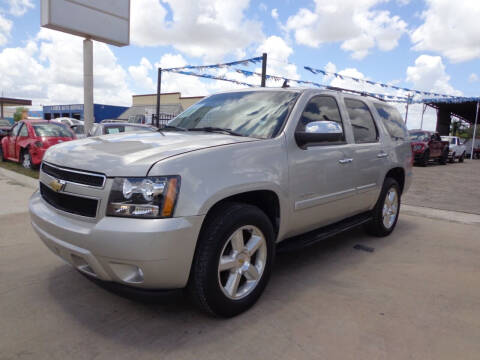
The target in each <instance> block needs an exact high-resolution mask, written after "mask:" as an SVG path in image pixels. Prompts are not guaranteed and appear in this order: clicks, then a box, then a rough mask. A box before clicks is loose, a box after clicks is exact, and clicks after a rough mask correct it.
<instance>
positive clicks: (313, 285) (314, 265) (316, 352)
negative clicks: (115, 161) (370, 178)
mask: <svg viewBox="0 0 480 360" xmlns="http://www.w3.org/2000/svg"><path fill="white" fill-rule="evenodd" d="M479 163H480V162H479ZM32 191H33V189H32V188H31V187H28V186H25V185H18V184H17V183H15V181H12V180H8V179H6V178H5V177H3V176H2V175H0V204H1V210H0V211H1V212H0V305H1V306H0V319H1V322H0V359H1V360H6V359H62V360H63V359H132V358H133V359H135V360H142V359H222V360H225V359H342V360H348V359H352V360H353V359H355V360H358V359H368V360H373V359H421V360H427V359H435V360H438V359H478V358H479V354H480V286H479V280H480V262H479V261H478V259H479V257H480V237H479V236H478V234H479V232H480V224H479V223H480V220H479V219H480V216H476V215H471V216H472V217H471V218H470V220H472V221H470V222H465V221H462V215H461V214H459V213H452V212H448V211H444V212H441V211H440V212H439V213H438V212H437V213H435V212H434V211H428V209H427V210H425V208H418V207H415V206H409V207H406V210H405V211H402V214H401V216H400V220H399V223H398V225H397V228H396V230H395V232H394V233H393V234H392V235H391V236H390V237H387V238H381V239H378V238H373V237H369V236H367V235H365V234H364V233H363V231H362V230H361V229H357V230H353V231H349V232H347V233H344V234H342V235H340V236H336V237H335V238H332V239H330V240H328V241H325V242H324V243H322V244H318V245H316V246H313V247H310V248H308V249H305V250H302V251H300V252H295V253H287V254H280V255H279V256H278V257H277V262H276V266H275V271H274V274H273V276H272V279H271V282H270V284H269V286H268V287H267V289H266V292H265V294H264V296H263V297H262V298H261V299H260V301H259V302H258V303H257V304H256V306H254V307H253V308H252V309H251V310H250V311H248V312H247V313H245V314H243V315H240V316H238V317H236V318H233V319H229V320H218V319H212V318H210V317H207V316H205V315H203V314H202V313H200V312H198V311H197V310H196V309H194V308H193V307H192V306H191V305H190V304H189V302H188V301H187V300H186V299H185V298H184V297H183V294H182V292H181V291H175V292H170V293H162V294H155V295H152V296H151V297H145V298H141V299H131V298H126V297H124V296H120V295H118V294H117V293H114V292H110V291H107V290H106V289H104V288H102V287H99V286H98V285H96V284H95V283H93V282H91V281H89V280H88V279H86V278H85V277H84V276H82V275H80V274H79V273H78V272H76V271H74V270H73V269H72V268H71V267H70V266H69V265H67V264H65V263H64V262H62V261H61V260H60V259H59V258H57V257H55V256H54V255H53V254H52V253H51V252H50V251H49V250H48V249H47V248H46V247H45V246H44V245H43V244H42V243H41V241H40V240H39V239H38V237H37V236H36V235H35V233H34V232H33V230H32V228H31V226H30V220H29V216H28V213H27V212H26V203H27V200H28V197H29V196H30V195H31V193H32ZM452 214H455V215H456V216H457V217H455V216H452ZM426 215H429V216H428V217H426ZM132 240H133V241H134V239H132ZM356 244H362V245H366V246H368V247H372V248H374V252H365V251H362V250H356V249H354V246H355V245H356Z"/></svg>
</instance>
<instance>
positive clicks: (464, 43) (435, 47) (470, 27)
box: [411, 0, 480, 62]
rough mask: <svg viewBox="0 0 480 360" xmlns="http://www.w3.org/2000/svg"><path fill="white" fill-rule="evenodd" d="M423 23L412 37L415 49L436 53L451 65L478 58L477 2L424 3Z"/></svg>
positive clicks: (436, 0)
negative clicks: (425, 6)
mask: <svg viewBox="0 0 480 360" xmlns="http://www.w3.org/2000/svg"><path fill="white" fill-rule="evenodd" d="M426 2H427V10H426V11H425V12H423V14H422V18H423V19H424V23H423V24H422V25H421V26H419V27H418V28H417V29H415V30H414V31H413V32H412V34H411V39H412V42H413V43H414V44H415V45H414V47H413V48H414V49H415V50H418V51H435V52H438V53H440V54H442V55H443V56H445V57H447V58H448V59H449V60H451V61H453V62H461V61H468V60H472V59H478V58H480V27H479V26H478V19H479V18H480V5H479V3H478V1H477V0H462V1H451V0H426Z"/></svg>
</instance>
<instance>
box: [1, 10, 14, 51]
mask: <svg viewBox="0 0 480 360" xmlns="http://www.w3.org/2000/svg"><path fill="white" fill-rule="evenodd" d="M10 30H12V22H11V21H10V20H8V19H7V18H5V17H3V16H2V14H0V46H2V45H5V44H6V43H7V41H8V38H9V36H10Z"/></svg>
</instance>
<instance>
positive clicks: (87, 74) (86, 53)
mask: <svg viewBox="0 0 480 360" xmlns="http://www.w3.org/2000/svg"><path fill="white" fill-rule="evenodd" d="M83 119H84V127H85V135H87V136H88V134H89V132H90V129H91V128H92V125H93V120H94V119H93V42H92V40H90V39H85V40H83Z"/></svg>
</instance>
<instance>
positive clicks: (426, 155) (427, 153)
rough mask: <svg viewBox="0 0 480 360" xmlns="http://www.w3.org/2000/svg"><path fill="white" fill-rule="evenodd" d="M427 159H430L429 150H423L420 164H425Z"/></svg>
mask: <svg viewBox="0 0 480 360" xmlns="http://www.w3.org/2000/svg"><path fill="white" fill-rule="evenodd" d="M429 160H430V151H428V150H425V152H424V153H423V157H422V160H421V162H420V165H421V166H423V167H425V166H427V165H428V161H429Z"/></svg>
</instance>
